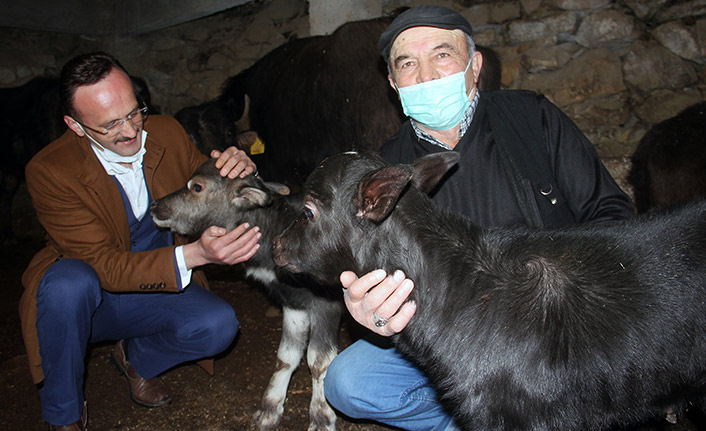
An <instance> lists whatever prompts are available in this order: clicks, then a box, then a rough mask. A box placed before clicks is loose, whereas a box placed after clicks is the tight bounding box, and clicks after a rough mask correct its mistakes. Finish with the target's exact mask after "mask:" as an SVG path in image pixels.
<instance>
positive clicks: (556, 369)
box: [273, 152, 706, 430]
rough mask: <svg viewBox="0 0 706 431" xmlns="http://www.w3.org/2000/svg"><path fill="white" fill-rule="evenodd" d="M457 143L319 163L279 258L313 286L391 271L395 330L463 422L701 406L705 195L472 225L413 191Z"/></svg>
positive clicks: (494, 425)
mask: <svg viewBox="0 0 706 431" xmlns="http://www.w3.org/2000/svg"><path fill="white" fill-rule="evenodd" d="M457 159H458V158H457V154H456V153H454V152H443V153H438V154H433V155H430V156H426V157H423V158H421V159H419V160H418V161H417V162H416V163H415V164H414V165H413V166H412V165H398V166H389V165H387V164H385V163H384V162H383V161H382V160H380V159H378V158H376V157H373V156H366V155H364V154H357V153H346V154H342V155H338V156H334V157H331V158H329V159H327V160H326V161H324V162H323V163H322V165H321V166H320V167H319V168H317V170H315V171H314V172H313V173H312V174H311V175H310V176H309V178H308V179H307V181H306V183H305V186H304V209H303V211H302V212H301V214H300V215H299V216H298V217H297V219H296V220H295V221H294V222H293V223H292V225H290V227H288V228H287V230H285V231H284V232H283V233H282V234H281V235H280V236H279V237H278V238H276V239H275V247H274V250H273V256H274V259H275V262H276V263H277V264H278V265H280V266H282V267H284V268H286V269H288V270H290V271H292V272H304V273H309V274H311V275H312V276H313V277H315V278H316V279H318V281H320V282H322V283H333V282H335V281H337V280H338V277H339V274H340V273H341V271H343V270H353V271H355V272H357V273H358V274H362V273H366V272H369V271H371V270H374V269H376V268H382V269H385V270H386V271H388V273H389V272H392V271H394V270H395V269H398V268H399V269H402V270H403V271H404V272H405V273H406V275H407V276H408V277H409V278H411V279H412V280H414V282H415V288H414V290H413V291H412V300H414V301H416V303H417V311H416V314H415V316H414V317H413V318H412V320H411V321H410V323H409V324H408V326H407V327H406V328H405V329H404V330H403V331H402V332H400V333H399V334H397V335H396V336H395V337H394V338H393V340H394V342H395V344H396V345H397V347H398V348H399V350H400V351H402V352H404V353H405V354H407V355H408V356H409V357H410V358H412V360H414V361H415V362H416V363H417V364H418V365H419V366H420V367H421V369H423V370H424V371H425V372H426V374H427V375H428V376H429V378H430V380H431V382H432V384H433V385H434V386H435V387H436V388H437V389H438V391H439V393H440V396H441V399H442V402H443V403H444V404H445V405H446V406H447V408H448V409H449V411H450V412H451V413H452V414H453V416H454V418H455V420H456V422H457V423H458V424H459V426H461V427H462V428H463V429H464V430H586V429H591V430H601V429H608V428H611V427H616V428H617V427H624V426H628V425H630V424H635V423H638V422H641V421H644V420H647V419H651V418H654V417H658V416H661V415H664V413H665V412H669V411H679V409H680V408H682V407H683V406H684V405H685V403H686V402H687V400H689V401H694V402H697V403H699V405H700V406H702V405H703V395H704V393H703V392H704V379H705V378H706V331H704V328H706V203H704V202H701V203H694V204H692V205H690V206H688V207H686V208H684V209H682V210H680V211H672V212H669V213H663V214H660V215H657V214H653V215H650V216H646V217H642V218H637V219H634V220H629V221H625V222H621V223H616V224H614V225H603V226H585V227H574V228H567V229H562V230H531V229H528V228H517V229H509V228H495V229H481V228H480V227H478V226H475V225H474V224H472V223H470V222H468V221H467V220H466V219H463V218H461V217H458V216H454V215H452V214H448V213H444V212H441V211H439V210H438V209H436V208H435V206H434V205H433V203H432V201H431V200H430V199H429V198H428V197H427V196H426V195H425V194H424V193H423V191H428V190H430V189H431V188H432V187H434V185H435V184H436V183H437V181H438V180H439V179H440V178H441V177H443V175H444V174H445V173H446V172H447V169H449V168H450V167H451V166H452V165H454V164H455V163H456V161H457Z"/></svg>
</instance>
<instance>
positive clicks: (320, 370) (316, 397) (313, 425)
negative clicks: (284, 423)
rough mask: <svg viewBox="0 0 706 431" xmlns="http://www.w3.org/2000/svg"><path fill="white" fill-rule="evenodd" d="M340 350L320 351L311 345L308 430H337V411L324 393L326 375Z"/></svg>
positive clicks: (309, 355)
mask: <svg viewBox="0 0 706 431" xmlns="http://www.w3.org/2000/svg"><path fill="white" fill-rule="evenodd" d="M337 354H338V352H336V350H335V348H334V349H331V350H328V351H325V352H320V351H316V350H315V349H314V348H312V346H311V344H310V345H309V350H308V351H307V363H308V365H309V370H310V371H311V386H312V388H311V403H310V404H309V429H308V431H335V430H336V412H334V411H333V409H332V408H331V406H330V405H329V403H328V401H326V395H325V394H324V377H326V372H327V371H328V367H329V365H331V361H333V359H334V358H335V357H336V355H337Z"/></svg>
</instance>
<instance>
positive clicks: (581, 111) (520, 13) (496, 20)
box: [0, 0, 706, 159]
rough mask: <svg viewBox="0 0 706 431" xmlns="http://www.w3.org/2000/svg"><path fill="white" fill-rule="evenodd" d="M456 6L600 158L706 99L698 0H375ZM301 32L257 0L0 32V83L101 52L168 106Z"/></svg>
mask: <svg viewBox="0 0 706 431" xmlns="http://www.w3.org/2000/svg"><path fill="white" fill-rule="evenodd" d="M381 1H382V4H383V10H384V11H385V12H390V11H392V10H394V9H395V8H396V7H398V6H409V5H413V4H417V3H434V4H440V5H444V6H447V7H451V8H453V9H456V10H458V11H459V12H461V13H462V14H463V15H464V16H466V17H467V18H468V20H469V21H470V22H471V24H472V25H473V27H474V31H475V39H476V41H477V42H478V43H479V44H483V45H486V46H490V47H492V48H494V49H495V50H496V51H498V53H499V54H500V56H501V59H502V62H503V85H504V86H505V87H507V88H524V89H531V90H536V91H539V92H542V93H544V94H546V95H547V96H548V97H549V98H550V99H551V100H552V101H554V102H555V103H556V104H557V105H559V106H560V107H562V108H563V109H564V110H565V112H566V113H567V114H568V115H569V116H570V117H571V118H572V119H574V121H575V122H576V123H577V124H578V126H579V127H580V128H581V129H582V130H583V131H584V133H586V135H587V136H588V137H589V138H590V139H591V141H592V142H593V143H594V145H596V147H597V149H598V151H599V153H600V154H601V156H602V157H604V158H605V159H609V158H615V157H617V158H625V157H627V156H629V155H630V154H632V152H633V150H634V148H635V146H636V144H637V142H638V141H639V139H640V138H641V137H642V135H643V134H644V133H645V132H646V130H647V129H648V128H649V127H650V126H651V125H652V124H654V123H656V122H658V121H661V120H663V119H666V118H668V117H671V116H673V115H675V114H677V113H678V112H679V111H680V110H682V109H683V108H685V107H687V106H689V105H691V104H693V103H695V102H698V101H701V100H706V0H691V1H689V0H681V1H675V0H672V1H669V0H651V1H650V0H622V1H609V0H512V1H478V0H447V1H432V0H430V1H426V2H418V1H405V0H381ZM308 35H309V19H308V3H307V2H306V1H304V0H255V1H253V2H251V3H249V4H247V5H244V6H239V7H236V8H233V9H230V10H228V11H225V12H223V13H219V14H217V15H213V16H210V17H206V18H203V19H199V20H197V21H193V22H190V23H186V24H181V25H178V26H174V27H170V28H167V29H164V30H161V31H158V32H154V33H149V34H145V35H140V36H133V37H129V38H120V39H117V40H116V39H110V38H108V39H100V38H91V37H81V36H75V35H62V34H54V33H44V32H38V31H27V30H19V29H13V28H0V38H1V39H2V40H3V41H5V43H4V44H3V46H2V47H0V86H4V87H11V86H17V85H21V84H23V83H24V82H26V81H28V80H29V79H30V78H32V77H34V76H38V75H56V74H57V73H58V71H59V69H60V67H61V65H62V64H63V63H64V62H65V61H66V60H68V59H69V58H71V57H73V56H74V55H76V54H77V53H80V52H87V51H91V50H97V49H105V50H108V51H110V52H112V53H114V54H115V55H116V56H117V57H118V58H119V59H120V60H121V62H122V63H123V64H124V65H125V66H126V68H127V69H128V70H129V71H130V72H131V73H133V74H135V75H137V76H141V77H143V78H145V80H146V81H147V83H148V85H149V87H150V89H151V91H152V94H153V101H154V103H155V105H157V106H158V108H159V109H161V111H162V112H164V113H168V114H173V113H174V112H176V111H177V110H179V109H180V108H182V107H185V106H189V105H193V104H198V103H201V102H203V101H205V100H209V99H211V98H213V97H215V96H216V95H218V93H219V92H220V88H221V85H222V84H223V82H224V80H225V79H226V78H228V77H229V76H232V75H235V74H236V73H238V72H239V71H240V70H242V69H244V68H246V67H248V66H249V65H251V64H252V63H254V62H255V61H257V59H259V58H260V57H262V56H263V55H264V54H265V53H267V52H269V51H270V50H272V49H273V48H275V47H276V46H279V45H281V44H282V43H284V42H285V41H287V40H288V39H290V38H294V37H306V36H308Z"/></svg>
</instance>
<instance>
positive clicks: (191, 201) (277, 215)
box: [151, 159, 343, 431]
mask: <svg viewBox="0 0 706 431" xmlns="http://www.w3.org/2000/svg"><path fill="white" fill-rule="evenodd" d="M214 163H215V159H211V160H209V161H207V162H205V163H204V164H203V165H201V167H199V168H198V169H197V170H196V172H195V173H194V175H193V176H192V178H191V179H190V180H189V182H188V183H187V185H186V187H184V188H182V189H179V190H177V191H176V192H174V193H172V194H170V195H167V196H165V197H163V198H161V199H157V200H155V201H154V203H153V204H152V207H151V212H152V215H153V218H154V221H155V224H157V226H159V227H163V228H169V229H171V230H172V231H174V232H176V233H179V234H182V235H186V236H198V235H200V234H201V233H202V232H203V231H204V230H206V229H207V228H208V227H209V226H214V225H215V226H221V227H224V228H226V229H228V230H229V231H230V230H232V229H234V228H235V227H237V226H238V225H240V224H241V223H244V222H248V223H250V225H252V226H259V227H260V232H261V233H262V238H261V239H260V249H259V250H258V251H257V253H256V254H255V255H254V256H253V257H252V258H250V259H249V260H248V261H247V262H244V263H242V264H241V265H243V266H244V268H245V270H246V274H247V275H248V276H249V277H251V278H253V279H255V280H257V281H259V282H260V284H261V286H262V287H263V288H264V289H265V293H266V294H267V295H268V296H269V297H270V299H272V300H273V301H275V302H277V303H278V304H280V305H281V306H282V310H283V324H282V339H281V341H280V345H279V348H278V350H277V369H276V370H275V373H274V374H273V375H272V377H271V379H270V382H269V385H268V387H267V390H266V392H265V395H264V396H263V399H262V404H261V406H260V409H259V410H258V412H257V413H256V414H255V417H254V420H255V422H256V426H257V428H258V429H259V430H261V431H264V430H275V429H277V425H278V423H279V421H280V418H281V417H282V413H283V411H284V401H285V398H286V395H287V386H288V385H289V381H290V379H291V376H292V373H293V372H294V370H295V369H296V368H297V367H298V366H299V363H300V362H301V360H302V357H303V355H304V352H305V351H307V363H308V365H309V369H310V371H311V377H312V385H313V387H312V396H311V404H310V407H309V417H310V424H309V431H333V430H335V420H336V415H335V413H334V412H333V410H332V409H331V407H329V405H328V403H327V402H326V398H325V397H324V388H323V379H324V377H325V376H326V370H327V369H328V366H329V364H330V363H331V361H332V360H333V358H334V357H335V356H336V354H337V352H338V349H337V340H338V327H339V324H340V320H341V315H342V313H343V302H342V301H341V295H340V292H339V291H335V290H330V289H323V288H321V287H320V286H315V285H306V286H299V285H296V284H292V283H293V282H292V280H286V279H283V278H282V277H280V274H278V272H277V271H276V267H275V265H274V263H273V262H272V255H271V244H272V240H273V238H274V237H275V235H277V234H278V233H279V232H281V231H282V230H284V228H285V227H286V226H287V224H289V222H290V221H291V220H293V219H294V217H295V216H296V214H297V213H298V211H299V208H300V207H301V205H300V203H299V202H300V201H299V200H298V198H297V197H293V196H286V195H285V194H286V193H287V192H288V191H287V190H284V189H285V188H284V186H281V185H278V184H274V183H263V182H262V181H261V180H259V179H258V178H256V177H253V176H247V177H245V178H242V179H241V178H236V179H228V178H223V177H221V176H220V174H219V173H218V169H216V167H215V164H214ZM307 340H308V343H307Z"/></svg>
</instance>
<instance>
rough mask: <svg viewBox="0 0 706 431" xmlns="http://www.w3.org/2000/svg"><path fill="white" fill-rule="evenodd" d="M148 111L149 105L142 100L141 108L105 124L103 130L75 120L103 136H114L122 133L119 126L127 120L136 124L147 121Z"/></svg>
mask: <svg viewBox="0 0 706 431" xmlns="http://www.w3.org/2000/svg"><path fill="white" fill-rule="evenodd" d="M147 112H148V108H147V105H145V103H144V102H142V106H141V107H140V108H137V109H135V110H134V111H132V112H131V113H129V114H127V117H125V118H122V119H120V120H115V121H113V122H112V123H110V124H109V125H107V126H105V127H104V128H103V130H99V129H94V128H93V127H88V126H86V125H85V124H83V123H81V122H79V121H76V120H74V121H76V122H77V123H78V124H80V125H81V127H83V128H86V129H88V130H92V131H94V132H96V133H99V134H101V135H103V136H107V137H113V136H116V135H117V134H118V133H120V129H121V128H120V127H119V126H122V125H123V124H125V122H127V121H129V122H131V123H132V124H134V125H135V126H139V125H141V124H142V123H143V122H144V121H145V119H147Z"/></svg>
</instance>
